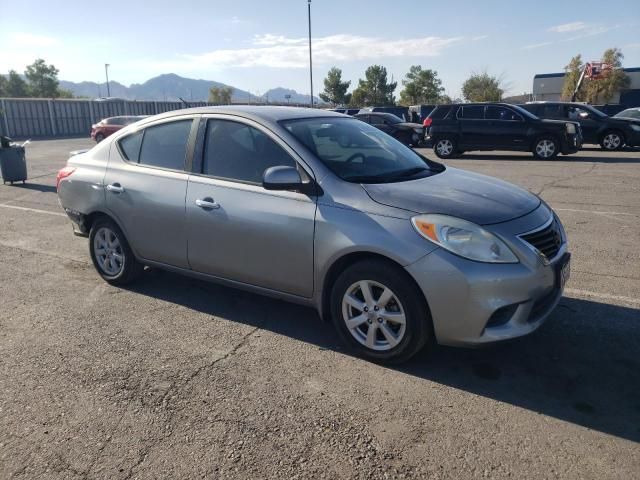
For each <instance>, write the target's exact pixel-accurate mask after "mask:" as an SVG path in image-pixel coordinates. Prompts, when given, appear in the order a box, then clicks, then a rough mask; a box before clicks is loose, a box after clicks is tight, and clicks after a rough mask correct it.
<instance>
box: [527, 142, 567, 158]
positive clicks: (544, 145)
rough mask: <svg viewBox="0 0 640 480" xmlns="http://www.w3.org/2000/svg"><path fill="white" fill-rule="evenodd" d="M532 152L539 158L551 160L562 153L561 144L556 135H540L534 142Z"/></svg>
mask: <svg viewBox="0 0 640 480" xmlns="http://www.w3.org/2000/svg"><path fill="white" fill-rule="evenodd" d="M531 153H533V156H534V157H535V158H537V159H538V160H551V159H553V158H556V157H557V156H558V154H559V153H560V145H559V143H558V140H556V139H555V138H554V137H539V138H537V139H536V141H535V142H533V147H532V149H531Z"/></svg>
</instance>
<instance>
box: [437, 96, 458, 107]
mask: <svg viewBox="0 0 640 480" xmlns="http://www.w3.org/2000/svg"><path fill="white" fill-rule="evenodd" d="M436 103H437V104H438V105H446V104H448V103H454V101H453V100H452V99H451V97H450V96H449V95H445V94H442V95H440V96H439V97H438V100H437V101H436Z"/></svg>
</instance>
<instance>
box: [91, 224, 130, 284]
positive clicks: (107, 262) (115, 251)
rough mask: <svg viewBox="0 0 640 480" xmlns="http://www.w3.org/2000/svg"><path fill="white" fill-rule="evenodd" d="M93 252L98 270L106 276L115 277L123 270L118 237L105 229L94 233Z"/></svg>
mask: <svg viewBox="0 0 640 480" xmlns="http://www.w3.org/2000/svg"><path fill="white" fill-rule="evenodd" d="M93 251H94V254H95V257H96V261H97V262H98V266H99V267H100V269H101V270H102V271H103V272H104V273H105V274H106V275H108V276H110V277H115V276H117V275H119V274H120V272H122V270H123V268H124V251H123V249H122V244H121V243H120V239H119V238H118V235H116V233H115V232H114V231H113V230H111V229H110V228H107V227H102V228H100V230H98V231H97V232H96V235H95V237H94V239H93Z"/></svg>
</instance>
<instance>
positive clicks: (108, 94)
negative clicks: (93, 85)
mask: <svg viewBox="0 0 640 480" xmlns="http://www.w3.org/2000/svg"><path fill="white" fill-rule="evenodd" d="M104 75H105V76H106V77H107V97H110V96H111V91H110V90H109V64H108V63H105V64H104Z"/></svg>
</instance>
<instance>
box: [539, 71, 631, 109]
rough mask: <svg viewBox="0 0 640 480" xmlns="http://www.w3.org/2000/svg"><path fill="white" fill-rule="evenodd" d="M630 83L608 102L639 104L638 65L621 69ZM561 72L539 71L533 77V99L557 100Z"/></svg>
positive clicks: (560, 88) (560, 90)
mask: <svg viewBox="0 0 640 480" xmlns="http://www.w3.org/2000/svg"><path fill="white" fill-rule="evenodd" d="M623 70H624V71H625V73H626V74H627V75H628V76H629V79H630V80H631V83H630V84H629V88H628V89H624V90H621V91H620V92H617V93H616V94H615V95H614V96H613V98H612V99H611V101H610V102H609V103H621V104H624V105H627V106H630V107H638V106H640V67H636V68H625V69H623ZM563 83H564V72H562V73H539V74H537V75H535V76H534V77H533V99H534V100H536V101H544V100H547V101H556V102H557V101H558V100H560V97H561V95H562V84H563Z"/></svg>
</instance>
